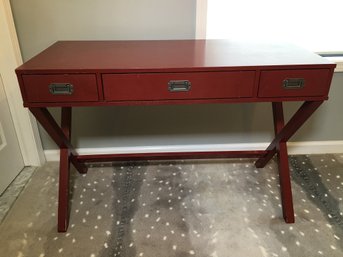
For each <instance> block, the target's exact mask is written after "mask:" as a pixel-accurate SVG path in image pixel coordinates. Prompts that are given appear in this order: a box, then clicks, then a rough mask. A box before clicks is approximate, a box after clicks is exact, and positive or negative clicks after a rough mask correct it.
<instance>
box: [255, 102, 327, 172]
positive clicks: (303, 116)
mask: <svg viewBox="0 0 343 257" xmlns="http://www.w3.org/2000/svg"><path fill="white" fill-rule="evenodd" d="M322 103H323V101H307V102H305V103H303V104H302V105H301V106H300V108H299V109H298V111H297V112H296V113H295V114H294V115H293V116H292V118H291V119H290V120H289V121H288V122H287V124H286V125H285V126H283V127H282V129H281V130H280V131H279V132H278V133H277V135H276V136H275V138H274V140H273V141H272V142H271V143H270V145H269V146H268V147H267V149H266V152H267V153H266V154H265V155H264V156H262V157H260V158H259V159H258V160H257V161H256V162H255V166H256V167H257V168H263V167H264V166H265V165H266V164H267V163H268V162H269V161H270V160H271V159H272V158H273V156H274V155H275V154H276V152H277V146H278V145H279V144H280V142H287V141H288V140H289V139H290V138H291V137H292V136H293V135H294V133H295V132H296V131H297V130H298V129H299V128H300V127H301V126H302V125H303V124H304V123H305V121H306V120H307V119H308V118H309V117H310V116H311V115H312V113H313V112H314V111H315V110H317V108H318V107H319V106H320V105H321V104H322Z"/></svg>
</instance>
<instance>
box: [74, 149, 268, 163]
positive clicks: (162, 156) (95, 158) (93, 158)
mask: <svg viewBox="0 0 343 257" xmlns="http://www.w3.org/2000/svg"><path fill="white" fill-rule="evenodd" d="M265 153H266V152H265V151H220V152H218V151H213V152H166V153H134V154H98V155H79V156H77V160H78V161H80V162H100V161H128V160H135V161H138V160H177V159H212V158H218V159H220V158H256V157H260V156H263V155H264V154H265Z"/></svg>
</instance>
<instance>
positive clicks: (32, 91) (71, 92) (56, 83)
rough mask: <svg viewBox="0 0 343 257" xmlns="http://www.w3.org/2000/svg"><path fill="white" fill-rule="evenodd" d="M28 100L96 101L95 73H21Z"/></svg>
mask: <svg viewBox="0 0 343 257" xmlns="http://www.w3.org/2000/svg"><path fill="white" fill-rule="evenodd" d="M22 78H23V82H24V83H23V84H24V90H25V93H26V97H27V101H28V102H82V101H97V100H98V89H97V84H96V76H95V74H63V75H59V74H51V75H22Z"/></svg>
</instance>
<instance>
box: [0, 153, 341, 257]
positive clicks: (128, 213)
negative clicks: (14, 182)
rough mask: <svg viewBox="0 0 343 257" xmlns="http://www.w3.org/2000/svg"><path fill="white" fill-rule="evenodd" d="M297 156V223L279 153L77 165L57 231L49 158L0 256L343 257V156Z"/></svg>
mask: <svg viewBox="0 0 343 257" xmlns="http://www.w3.org/2000/svg"><path fill="white" fill-rule="evenodd" d="M290 164H291V173H292V189H293V198H294V199H293V200H294V208H295V213H296V223H295V224H286V223H284V221H283V219H282V210H281V202H280V192H279V190H280V189H279V181H278V180H279V178H278V172H277V165H276V163H275V162H274V161H271V162H270V164H268V165H267V166H266V167H265V168H263V169H256V168H255V167H254V165H253V160H246V159H244V160H240V159H234V160H211V161H206V160H202V161H168V162H140V163H138V162H137V163H114V164H97V165H94V166H93V167H91V168H90V169H89V171H88V173H87V174H85V175H80V174H77V172H76V171H75V170H72V173H71V183H70V188H71V194H70V224H69V229H68V231H67V232H66V233H57V231H56V221H57V217H56V216H57V189H58V163H47V164H46V165H45V166H43V167H42V168H40V169H38V170H37V171H36V172H35V174H34V175H33V177H32V178H31V181H30V182H29V183H28V185H27V187H26V188H25V189H24V190H23V192H22V193H21V195H20V196H19V198H18V199H17V201H16V203H15V204H14V206H13V207H12V209H11V210H10V212H9V214H8V215H7V217H6V218H5V220H4V221H3V223H2V224H1V226H0V249H1V251H0V256H4V257H5V256H6V257H12V256H13V257H24V256H28V257H31V256H34V257H54V256H68V257H73V256H75V257H76V256H77V257H79V256H80V257H107V256H121V257H131V256H132V257H134V256H144V257H155V256H156V257H159V256H163V257H172V256H175V257H184V256H199V257H205V256H211V257H230V256H233V257H240V256H242V257H243V256H244V257H246V256H261V257H265V256H273V257H274V256H275V257H277V256H299V257H304V256H311V257H312V256H330V257H335V256H337V257H339V256H340V257H341V256H343V244H342V237H343V213H342V212H343V201H342V197H343V190H342V189H343V155H324V156H323V155H313V156H293V157H291V158H290Z"/></svg>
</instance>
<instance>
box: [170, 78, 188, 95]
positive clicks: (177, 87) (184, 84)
mask: <svg viewBox="0 0 343 257" xmlns="http://www.w3.org/2000/svg"><path fill="white" fill-rule="evenodd" d="M191 85H192V84H191V82H190V81H188V80H171V81H169V82H168V90H169V91H170V92H185V91H189V90H190V89H191Z"/></svg>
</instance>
